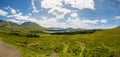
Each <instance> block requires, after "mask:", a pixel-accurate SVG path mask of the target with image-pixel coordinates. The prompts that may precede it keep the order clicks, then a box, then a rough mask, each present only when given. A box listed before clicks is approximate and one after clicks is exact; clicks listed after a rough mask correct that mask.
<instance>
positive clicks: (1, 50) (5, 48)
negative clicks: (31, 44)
mask: <svg viewBox="0 0 120 57" xmlns="http://www.w3.org/2000/svg"><path fill="white" fill-rule="evenodd" d="M0 57H21V53H20V52H19V51H18V50H17V49H15V48H13V47H12V46H9V45H7V44H5V43H3V42H2V41H1V40H0Z"/></svg>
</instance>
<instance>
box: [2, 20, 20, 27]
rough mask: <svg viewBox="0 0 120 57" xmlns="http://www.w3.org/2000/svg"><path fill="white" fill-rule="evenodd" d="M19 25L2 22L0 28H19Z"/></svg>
mask: <svg viewBox="0 0 120 57" xmlns="http://www.w3.org/2000/svg"><path fill="white" fill-rule="evenodd" d="M18 26H19V25H18V24H16V23H13V22H10V21H3V20H0V27H18Z"/></svg>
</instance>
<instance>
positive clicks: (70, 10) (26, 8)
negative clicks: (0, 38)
mask: <svg viewBox="0 0 120 57" xmlns="http://www.w3.org/2000/svg"><path fill="white" fill-rule="evenodd" d="M0 19H1V20H7V21H12V22H15V23H18V24H21V23H23V22H26V21H30V22H35V23H38V24H39V25H41V26H43V27H60V28H68V27H72V28H112V27H115V26H120V0H0Z"/></svg>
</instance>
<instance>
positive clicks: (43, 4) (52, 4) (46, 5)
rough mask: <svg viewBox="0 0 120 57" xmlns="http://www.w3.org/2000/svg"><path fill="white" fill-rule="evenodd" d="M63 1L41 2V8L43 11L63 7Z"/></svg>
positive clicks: (43, 0)
mask: <svg viewBox="0 0 120 57" xmlns="http://www.w3.org/2000/svg"><path fill="white" fill-rule="evenodd" d="M62 2H63V0H42V1H41V7H43V8H45V9H49V8H54V7H60V6H63V4H62Z"/></svg>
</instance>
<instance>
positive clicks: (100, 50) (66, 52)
mask: <svg viewBox="0 0 120 57" xmlns="http://www.w3.org/2000/svg"><path fill="white" fill-rule="evenodd" d="M0 38H1V40H3V41H4V42H6V43H8V44H11V45H13V46H15V47H16V48H18V49H19V50H20V51H21V52H22V54H23V57H119V56H120V28H115V29H109V30H104V31H96V32H95V33H93V34H75V35H57V34H39V37H36V38H35V37H25V36H16V35H9V34H6V32H4V33H3V31H2V32H1V33H0Z"/></svg>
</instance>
